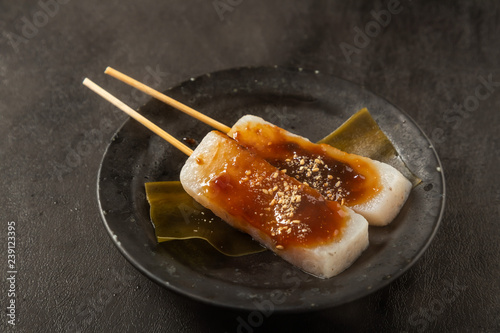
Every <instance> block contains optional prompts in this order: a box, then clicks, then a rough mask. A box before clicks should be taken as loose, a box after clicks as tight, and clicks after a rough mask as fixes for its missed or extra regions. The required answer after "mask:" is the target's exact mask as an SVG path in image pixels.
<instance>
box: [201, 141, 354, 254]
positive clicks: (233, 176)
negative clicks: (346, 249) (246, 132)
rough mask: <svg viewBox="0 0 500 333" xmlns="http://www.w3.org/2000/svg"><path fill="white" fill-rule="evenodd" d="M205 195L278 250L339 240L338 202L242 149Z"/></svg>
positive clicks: (342, 216)
mask: <svg viewBox="0 0 500 333" xmlns="http://www.w3.org/2000/svg"><path fill="white" fill-rule="evenodd" d="M221 170H223V171H222V172H221V173H217V174H216V175H214V176H213V177H212V178H211V179H210V180H209V181H208V182H207V187H206V188H205V190H206V192H205V194H206V195H207V196H208V197H210V199H211V200H213V201H215V202H216V203H217V204H218V205H219V206H221V207H222V208H224V210H226V211H227V212H228V213H229V214H231V215H233V216H236V217H238V219H239V220H240V221H241V226H240V229H243V230H245V224H250V225H251V226H253V228H255V229H258V230H259V232H261V233H263V234H265V235H267V236H268V237H269V238H270V239H271V240H272V242H273V244H274V246H275V248H276V249H277V250H281V249H286V248H287V247H289V246H301V247H313V246H317V245H321V244H324V243H327V242H331V241H332V240H335V239H340V237H341V235H342V230H343V228H344V227H345V223H346V219H347V212H346V210H345V209H344V208H343V207H342V206H341V205H340V204H339V203H337V202H333V201H328V200H325V199H324V198H323V197H322V196H321V195H320V194H319V193H318V192H317V191H315V190H314V189H312V188H310V187H308V186H305V185H304V184H302V183H300V182H299V181H297V180H296V179H294V178H291V177H289V176H288V175H286V174H285V173H283V172H280V171H279V170H277V169H276V168H274V167H273V166H271V165H270V164H269V163H267V162H266V161H264V160H262V159H260V158H255V157H254V156H253V154H251V153H250V152H248V151H247V150H246V149H244V148H241V147H238V153H237V154H236V155H233V157H232V158H231V159H230V160H226V163H225V165H223V166H221Z"/></svg>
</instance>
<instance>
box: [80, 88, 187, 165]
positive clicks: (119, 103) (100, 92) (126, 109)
mask: <svg viewBox="0 0 500 333" xmlns="http://www.w3.org/2000/svg"><path fill="white" fill-rule="evenodd" d="M83 85H85V86H87V87H88V88H89V89H90V90H92V91H94V92H95V93H97V94H98V95H100V96H101V97H102V98H104V99H105V100H107V101H108V102H110V103H111V104H113V105H115V106H116V107H118V108H119V109H120V110H122V111H123V112H125V113H126V114H128V115H129V116H130V117H132V118H134V119H135V120H137V121H138V122H140V123H141V124H143V125H144V126H146V127H147V128H149V129H150V130H151V131H153V132H154V133H155V134H158V135H159V136H160V137H161V138H163V139H164V140H166V141H168V142H169V143H171V144H172V145H173V146H174V147H175V148H177V149H179V150H180V151H182V152H183V153H184V154H186V155H187V156H190V155H191V154H192V153H193V151H192V150H191V149H190V148H189V147H187V146H186V145H184V144H183V143H182V142H180V141H179V140H177V139H176V138H174V137H173V136H171V135H170V134H168V133H167V132H165V131H164V130H162V129H161V128H160V127H158V126H157V125H155V124H153V123H152V122H151V121H150V120H148V119H147V118H145V117H144V116H143V115H141V114H140V113H138V112H137V111H134V110H133V109H132V108H131V107H129V106H128V105H126V104H125V103H123V102H122V101H120V100H119V99H118V98H116V97H115V96H113V95H111V94H110V93H109V92H107V91H106V90H104V89H103V88H101V87H99V86H98V85H97V84H95V83H94V82H92V81H91V80H89V79H87V78H85V80H83Z"/></svg>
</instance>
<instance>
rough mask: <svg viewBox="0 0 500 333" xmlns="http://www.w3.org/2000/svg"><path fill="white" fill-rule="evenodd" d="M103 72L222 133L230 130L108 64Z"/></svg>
mask: <svg viewBox="0 0 500 333" xmlns="http://www.w3.org/2000/svg"><path fill="white" fill-rule="evenodd" d="M104 73H105V74H108V75H111V76H112V77H114V78H116V79H118V80H120V81H122V82H123V83H126V84H128V85H129V86H131V87H134V88H136V89H138V90H140V91H142V92H144V93H146V94H148V95H150V96H152V97H154V98H156V99H158V100H160V101H162V102H164V103H165V104H168V105H170V106H172V107H174V108H176V109H177V110H179V111H182V112H184V113H186V114H187V115H189V116H191V117H193V118H195V119H198V120H200V121H201V122H203V123H205V124H207V125H209V126H212V127H214V128H215V129H218V130H219V131H221V132H223V133H228V132H229V131H230V130H231V128H230V127H229V126H226V125H224V124H222V123H220V122H218V121H217V120H215V119H213V118H210V117H208V116H206V115H204V114H203V113H201V112H199V111H196V110H195V109H193V108H191V107H189V106H187V105H185V104H182V103H181V102H179V101H176V100H175V99H173V98H171V97H168V96H166V95H164V94H162V93H160V92H159V91H157V90H155V89H153V88H151V87H149V86H147V85H145V84H143V83H141V82H139V81H137V80H135V79H133V78H131V77H130V76H128V75H126V74H123V73H121V72H119V71H117V70H116V69H113V68H111V67H109V66H108V67H107V68H106V70H105V71H104Z"/></svg>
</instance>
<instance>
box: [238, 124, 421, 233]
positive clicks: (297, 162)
mask: <svg viewBox="0 0 500 333" xmlns="http://www.w3.org/2000/svg"><path fill="white" fill-rule="evenodd" d="M228 136H230V137H232V138H233V139H235V140H236V141H237V142H238V143H239V144H240V145H242V146H244V147H247V148H248V149H249V150H250V151H252V152H254V153H255V154H257V155H259V156H260V157H262V158H263V159H265V160H266V161H268V162H269V163H270V164H272V165H273V166H275V167H276V168H278V169H280V170H282V171H284V172H285V173H286V174H287V175H289V176H290V177H292V178H295V179H297V180H298V181H300V182H302V183H303V184H307V185H308V186H311V187H312V188H314V189H316V190H317V191H318V192H320V193H321V194H322V195H323V196H324V197H325V198H327V199H329V200H334V201H337V202H340V203H341V204H345V205H346V206H348V207H350V208H351V209H353V210H354V211H355V212H357V213H359V214H361V215H363V216H364V217H365V218H366V219H367V221H368V223H369V224H370V225H375V226H384V225H387V224H389V223H390V222H391V221H392V220H393V219H394V218H395V217H396V215H397V214H398V213H399V211H400V210H401V207H402V206H403V204H404V203H405V201H406V199H407V198H408V195H409V193H410V191H411V183H410V181H409V180H408V179H406V178H405V177H404V176H403V175H402V174H401V173H400V172H399V171H398V170H396V169H395V168H393V167H392V166H390V165H388V164H384V163H381V162H378V161H374V160H372V159H369V158H367V157H363V156H359V155H354V154H348V153H345V152H343V151H340V150H338V149H336V148H334V147H332V146H329V145H327V144H315V143H312V142H310V141H309V140H308V139H306V138H304V137H301V136H298V135H295V134H293V133H290V132H288V131H286V130H284V129H282V128H280V127H278V126H275V125H273V124H271V123H269V122H267V121H265V120H263V119H262V118H259V117H256V116H251V115H246V116H244V117H242V118H240V119H239V120H238V121H237V122H236V124H234V126H233V127H232V128H231V130H230V131H229V133H228Z"/></svg>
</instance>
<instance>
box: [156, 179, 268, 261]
mask: <svg viewBox="0 0 500 333" xmlns="http://www.w3.org/2000/svg"><path fill="white" fill-rule="evenodd" d="M146 197H147V199H148V201H149V205H150V206H151V210H150V215H151V220H152V221H153V224H154V226H155V233H156V238H157V240H158V242H164V241H169V240H176V239H192V238H201V239H204V240H206V241H207V242H209V243H210V244H211V245H212V246H213V247H214V248H216V249H217V250H218V251H220V252H222V253H224V254H225V255H228V256H242V255H246V254H252V253H257V252H261V251H264V250H265V248H264V247H262V246H261V245H260V244H259V243H257V242H255V241H254V240H252V238H251V237H250V236H249V235H247V234H244V233H242V232H240V231H238V230H236V229H234V228H233V227H231V226H230V225H228V224H227V223H226V222H224V221H223V220H221V219H220V218H219V217H217V216H215V214H214V213H212V212H211V211H210V210H208V209H206V208H205V207H203V206H201V205H200V204H199V203H197V202H196V201H195V200H194V199H193V198H191V197H190V196H189V194H187V193H186V192H185V191H184V189H183V188H182V185H181V183H180V182H179V181H170V182H153V183H146Z"/></svg>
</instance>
